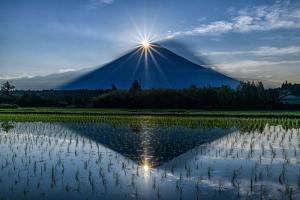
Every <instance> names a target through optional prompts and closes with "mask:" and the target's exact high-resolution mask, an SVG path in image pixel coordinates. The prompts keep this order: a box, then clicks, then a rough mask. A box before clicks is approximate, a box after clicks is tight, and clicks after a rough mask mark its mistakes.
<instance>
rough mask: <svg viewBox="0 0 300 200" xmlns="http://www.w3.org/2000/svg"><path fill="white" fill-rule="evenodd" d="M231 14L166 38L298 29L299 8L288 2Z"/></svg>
mask: <svg viewBox="0 0 300 200" xmlns="http://www.w3.org/2000/svg"><path fill="white" fill-rule="evenodd" d="M231 12H232V13H233V14H232V15H231V19H230V20H227V21H225V20H220V21H214V22H211V23H209V24H203V25H199V26H197V27H195V28H193V29H191V30H186V31H177V32H169V33H168V35H167V37H168V38H173V37H177V36H189V35H220V34H224V33H228V32H238V33H246V32H251V31H268V30H273V29H298V28H300V8H299V7H297V5H294V4H291V3H290V1H277V2H276V3H275V4H273V5H270V6H256V7H251V8H245V9H241V10H238V11H231Z"/></svg>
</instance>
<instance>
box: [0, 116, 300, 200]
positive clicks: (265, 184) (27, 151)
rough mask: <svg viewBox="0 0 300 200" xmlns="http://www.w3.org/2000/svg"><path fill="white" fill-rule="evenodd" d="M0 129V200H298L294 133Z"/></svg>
mask: <svg viewBox="0 0 300 200" xmlns="http://www.w3.org/2000/svg"><path fill="white" fill-rule="evenodd" d="M0 123H1V130H0V167H1V170H0V199H67V198H69V199H71V198H72V199H170V200H171V199H239V198H241V199H300V129H299V128H297V127H293V126H290V127H286V126H282V125H281V124H280V123H278V124H272V125H270V124H268V123H265V124H263V126H261V127H259V128H258V127H256V126H252V125H251V124H250V125H249V126H247V128H243V127H240V126H235V125H234V124H231V125H227V126H217V125H216V126H212V127H208V126H202V125H199V126H188V125H182V124H181V125H179V124H155V123H147V122H146V121H145V122H143V121H141V122H140V123H133V124H132V123H118V124H115V123H109V122H98V123H70V122H66V123H46V122H44V123H42V122H0Z"/></svg>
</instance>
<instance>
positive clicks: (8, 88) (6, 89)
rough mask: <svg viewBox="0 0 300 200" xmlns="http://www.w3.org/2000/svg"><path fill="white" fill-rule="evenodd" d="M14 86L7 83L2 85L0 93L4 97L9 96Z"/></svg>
mask: <svg viewBox="0 0 300 200" xmlns="http://www.w3.org/2000/svg"><path fill="white" fill-rule="evenodd" d="M14 89H15V86H14V85H12V84H10V83H9V82H8V81H6V82H5V83H3V84H2V86H1V93H2V94H4V95H6V96H11V95H12V92H13V90H14Z"/></svg>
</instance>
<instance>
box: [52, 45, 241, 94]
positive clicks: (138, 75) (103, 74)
mask: <svg viewBox="0 0 300 200" xmlns="http://www.w3.org/2000/svg"><path fill="white" fill-rule="evenodd" d="M145 52H148V53H145ZM135 80H138V81H139V82H140V84H141V85H142V88H144V89H149V88H172V89H179V88H185V87H189V86H191V85H195V86H198V87H203V86H211V87H217V86H222V85H226V86H229V87H231V88H235V87H237V86H238V84H239V81H238V80H235V79H233V78H230V77H228V76H226V75H223V74H221V73H219V72H216V71H214V70H212V69H210V68H206V67H203V66H200V65H197V64H195V63H193V62H191V61H189V60H187V59H185V58H183V57H181V56H179V55H177V54H175V53H173V52H172V51H170V50H168V49H166V48H164V47H162V46H160V45H158V44H152V45H151V47H150V48H148V49H145V48H143V47H138V48H136V49H134V50H132V51H131V52H129V53H127V54H125V55H123V56H121V57H120V58H118V59H116V60H114V61H112V62H110V63H108V64H106V65H104V66H103V67H100V68H97V69H96V70H94V71H91V72H89V73H87V74H85V75H83V76H81V77H78V78H76V79H74V80H72V81H70V82H68V83H66V84H62V85H61V86H60V87H58V89H66V90H69V89H99V88H102V89H107V88H111V87H112V85H115V86H116V87H117V88H120V89H128V88H129V87H130V86H131V84H132V82H133V81H135Z"/></svg>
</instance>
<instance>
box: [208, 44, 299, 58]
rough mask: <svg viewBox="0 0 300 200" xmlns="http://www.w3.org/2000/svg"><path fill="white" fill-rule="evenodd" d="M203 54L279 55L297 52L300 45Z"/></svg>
mask: <svg viewBox="0 0 300 200" xmlns="http://www.w3.org/2000/svg"><path fill="white" fill-rule="evenodd" d="M202 54H203V55H210V56H227V55H229V56H236V55H254V56H280V55H289V54H299V55H300V47H298V46H289V47H282V48H278V47H268V46H266V47H259V48H257V49H254V50H248V51H214V52H203V53H202Z"/></svg>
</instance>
